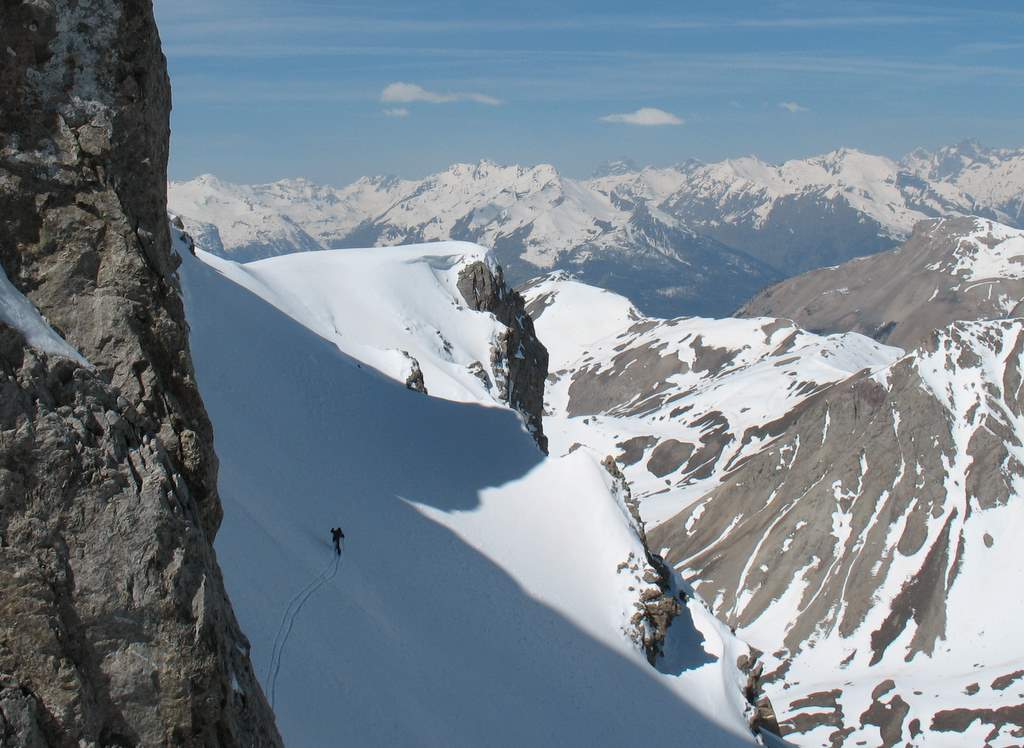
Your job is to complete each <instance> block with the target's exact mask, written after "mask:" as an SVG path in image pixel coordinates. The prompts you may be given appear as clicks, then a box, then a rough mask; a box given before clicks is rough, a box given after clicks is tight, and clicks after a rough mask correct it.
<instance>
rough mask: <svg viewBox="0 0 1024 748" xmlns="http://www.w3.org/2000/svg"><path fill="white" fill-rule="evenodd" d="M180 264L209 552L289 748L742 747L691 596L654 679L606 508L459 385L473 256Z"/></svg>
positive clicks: (716, 646) (714, 631)
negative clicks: (213, 491) (202, 415)
mask: <svg viewBox="0 0 1024 748" xmlns="http://www.w3.org/2000/svg"><path fill="white" fill-rule="evenodd" d="M182 254H183V257H184V263H183V266H182V269H181V275H182V285H183V289H184V292H185V299H186V307H187V311H188V318H189V323H190V325H191V329H192V341H191V342H192V349H193V354H194V357H195V361H196V369H197V376H198V379H199V384H200V388H201V390H202V394H203V397H204V399H205V401H206V404H207V407H208V409H209V412H210V414H211V417H212V420H213V423H214V426H215V429H216V439H217V444H216V446H217V452H218V455H219V457H220V462H221V486H220V488H221V496H222V500H223V502H224V507H225V519H224V524H223V526H222V528H221V531H220V534H219V535H218V540H217V550H218V555H219V558H220V561H221V566H222V568H223V570H224V575H225V580H226V583H227V586H228V588H229V590H230V591H231V595H232V599H233V601H234V603H235V608H236V611H237V613H238V616H239V618H240V620H241V622H242V624H243V627H244V628H245V630H246V632H247V633H248V635H249V637H250V639H251V642H252V647H253V649H252V656H253V661H254V663H255V664H256V666H257V667H258V669H259V671H260V676H261V678H262V679H263V685H264V687H265V688H266V689H267V692H268V694H269V695H270V696H271V698H272V700H273V701H274V704H275V709H276V713H277V716H278V721H279V726H280V728H281V731H282V733H283V735H284V737H285V739H286V740H287V741H288V743H289V744H290V745H311V746H312V745H328V744H332V743H334V742H336V741H337V740H338V739H340V736H343V737H344V740H346V741H348V742H352V743H353V744H357V745H552V744H566V745H593V744H599V743H600V744H609V743H615V744H629V743H635V742H637V741H639V740H643V741H644V742H647V741H654V742H659V743H662V742H664V743H668V742H673V741H677V740H678V739H679V736H680V735H681V734H682V735H686V736H687V740H689V741H690V742H692V743H693V744H695V745H708V746H712V745H713V746H720V745H721V746H725V745H743V744H750V742H751V740H752V739H751V737H750V733H749V731H748V729H747V725H746V716H745V714H744V711H745V710H746V711H749V707H748V706H747V705H746V703H745V702H744V699H743V697H742V695H741V687H742V686H743V685H744V683H745V676H744V675H743V674H741V673H740V672H739V670H737V667H736V662H737V658H738V657H739V656H740V655H742V654H746V653H747V650H746V648H745V646H744V645H742V644H741V643H740V642H739V641H738V640H736V639H735V638H734V637H732V635H731V634H730V633H729V631H728V629H727V628H726V627H724V626H723V625H721V624H720V623H718V622H717V621H716V620H715V619H713V618H712V617H711V616H710V615H709V614H708V613H707V612H706V610H705V609H704V608H703V606H701V605H700V604H699V602H698V601H697V600H696V599H695V598H691V599H690V600H689V601H688V603H687V610H686V612H685V613H684V614H683V615H681V616H679V617H677V618H676V619H675V620H674V622H673V623H672V625H671V626H670V627H669V629H668V638H667V640H666V641H665V643H664V656H663V657H661V658H660V659H659V660H658V662H657V664H658V669H655V668H652V667H650V666H649V665H648V662H647V659H646V658H645V655H644V652H643V651H642V650H641V649H640V648H639V647H638V646H637V645H636V644H634V643H633V641H632V640H631V638H630V636H632V635H634V634H635V629H636V627H637V626H638V625H639V626H641V628H642V627H643V626H644V622H643V620H642V616H641V617H640V619H639V621H640V622H639V623H638V622H637V621H638V618H637V614H638V611H640V610H641V608H638V607H637V606H638V605H639V604H641V598H643V597H647V596H651V595H653V596H657V595H660V594H664V593H663V592H662V591H660V590H659V589H658V587H657V586H656V585H655V584H653V583H652V581H651V579H652V578H653V577H652V576H651V573H652V572H653V570H652V569H651V568H650V567H649V566H648V565H647V562H646V561H645V549H644V547H643V545H642V543H641V540H640V538H641V535H640V534H639V532H638V529H637V527H636V525H635V523H634V521H633V519H632V517H631V515H630V512H629V511H628V508H627V506H626V505H625V503H624V497H623V495H622V487H621V485H620V484H618V483H617V482H616V480H615V479H614V478H613V477H612V476H611V475H610V474H609V473H608V472H607V471H605V470H604V469H603V468H602V467H600V466H599V464H598V462H597V459H596V456H595V455H593V454H592V453H591V452H589V451H588V450H577V451H576V452H575V453H574V454H572V455H569V456H566V457H552V458H545V457H544V456H543V455H542V454H541V453H540V452H539V450H538V449H537V448H536V446H535V445H534V443H533V442H532V441H531V440H530V438H529V436H528V435H527V434H526V433H525V431H524V429H523V427H522V424H521V422H520V420H519V419H518V418H517V416H516V414H514V413H512V412H511V411H509V410H508V409H507V408H504V407H498V405H497V403H496V402H495V401H494V399H493V398H491V397H490V396H489V395H488V394H487V393H485V392H484V391H482V390H481V389H480V388H478V387H476V385H474V383H473V381H471V380H470V379H467V378H466V376H465V372H464V370H463V368H461V365H462V363H463V362H464V361H465V360H466V359H469V358H471V357H476V356H478V354H479V349H480V348H481V347H482V346H485V345H486V341H487V340H488V339H489V338H488V336H489V335H491V334H492V333H493V328H494V325H495V324H496V322H495V320H494V318H493V317H491V316H490V315H488V314H484V313H480V312H473V311H471V310H470V309H468V308H466V307H465V306H463V305H462V304H461V301H460V299H459V297H458V296H457V295H456V294H455V292H454V289H453V286H452V283H451V279H452V277H453V276H452V273H453V271H454V270H455V269H456V268H458V267H459V266H460V264H461V263H464V262H466V261H467V260H472V259H474V258H479V256H480V255H479V250H477V249H475V248H469V247H466V246H464V245H450V244H449V245H431V246H428V247H416V248H402V249H395V250H389V251H385V252H366V253H358V252H357V253H348V252H327V253H316V254H309V255H301V256H300V255H296V256H293V257H287V258H278V259H274V260H268V261H265V262H261V263H256V264H254V265H247V266H242V265H237V264H234V263H231V262H225V261H223V260H218V259H216V258H213V257H210V256H206V255H203V253H202V252H200V253H198V254H199V258H198V259H197V258H193V257H191V256H189V254H188V252H187V251H183V250H182ZM413 290H414V291H415V292H414V293H412V291H413ZM268 302H269V303H268ZM460 307H461V308H460ZM438 332H440V333H441V335H443V336H444V338H445V340H447V341H448V343H449V344H450V346H445V345H444V344H443V343H440V344H439V343H438V334H437V333H438ZM396 349H402V350H408V351H415V352H416V353H417V355H418V358H419V363H420V366H421V367H422V369H423V371H424V373H425V377H426V380H427V386H428V388H431V392H432V393H433V392H439V393H440V392H444V394H445V395H446V397H448V398H450V399H441V398H438V397H432V396H431V397H428V396H424V395H423V394H420V393H418V392H414V391H411V390H409V389H408V388H407V387H405V386H403V384H402V380H403V374H404V370H403V369H401V367H400V363H401V362H400V361H399V360H398V359H397V358H395V357H394V356H393V355H392V353H391V351H394V350H396ZM396 380H397V381H396ZM432 382H433V384H432ZM338 524H340V525H341V526H342V527H343V528H344V530H345V533H346V541H345V552H344V555H343V556H342V557H341V559H340V560H338V559H335V557H334V556H333V555H332V551H331V549H330V544H329V535H328V528H330V527H333V526H336V525H338ZM654 576H656V575H654ZM671 592H672V594H674V589H673V590H672V591H671ZM641 607H642V606H641Z"/></svg>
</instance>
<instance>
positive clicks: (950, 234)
mask: <svg viewBox="0 0 1024 748" xmlns="http://www.w3.org/2000/svg"><path fill="white" fill-rule="evenodd" d="M1022 300H1024V231H1022V230H1020V229H1014V228H1011V227H1009V226H1005V225H1003V224H999V223H996V222H995V221H990V220H985V219H979V218H949V219H937V220H932V221H925V222H922V223H920V224H919V225H918V226H917V227H916V228H915V230H914V234H913V236H912V237H911V238H910V239H909V240H908V241H907V242H906V243H904V244H903V245H902V246H901V247H899V248H898V249H895V250H892V251H891V252H883V253H880V254H877V255H873V256H872V257H864V258H860V259H857V260H852V261H850V262H847V263H844V264H842V265H838V266H835V267H830V268H824V269H821V270H816V271H813V272H810V273H806V274H804V275H800V276H797V277H796V278H791V279H789V280H786V281H783V282H782V283H780V284H778V285H776V286H773V287H771V288H769V289H766V290H765V291H763V292H762V293H760V294H758V295H757V296H756V297H754V298H753V299H752V300H751V301H749V302H748V303H747V304H746V305H744V307H743V308H742V309H741V310H740V311H739V312H738V314H739V315H740V316H750V317H757V316H763V315H771V316H778V317H785V318H788V319H792V320H795V321H796V322H797V324H800V325H802V326H804V327H806V328H808V329H811V330H816V331H823V332H840V331H847V330H853V331H856V332H860V333H863V334H865V335H870V336H872V337H874V338H877V339H878V340H881V341H885V342H887V343H892V344H894V345H900V346H903V347H906V348H910V347H913V346H915V345H917V344H918V343H919V342H921V341H922V340H923V339H925V338H926V337H927V336H928V335H929V334H930V333H931V332H932V331H933V330H935V329H938V328H941V327H946V326H947V325H949V324H950V323H951V322H954V321H956V320H972V319H998V318H1000V317H1015V316H1019V315H1020V313H1021V302H1022Z"/></svg>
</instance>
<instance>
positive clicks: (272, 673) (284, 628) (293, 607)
mask: <svg viewBox="0 0 1024 748" xmlns="http://www.w3.org/2000/svg"><path fill="white" fill-rule="evenodd" d="M340 566H341V555H335V557H334V558H333V559H332V560H331V562H330V563H328V564H327V566H326V568H324V570H323V571H321V572H320V573H319V574H318V575H317V576H315V577H314V578H313V581H311V582H309V583H308V584H307V585H306V586H305V587H303V588H302V589H301V590H300V591H299V592H297V593H296V594H295V596H294V597H292V599H291V600H289V601H288V607H287V608H285V611H284V614H283V615H282V616H281V625H280V626H279V627H278V629H277V634H276V635H275V636H274V648H273V650H272V651H271V655H270V665H269V666H268V667H267V682H268V683H269V684H270V689H269V690H270V707H271V708H273V707H274V701H275V700H276V695H277V674H278V673H279V672H281V657H282V655H283V654H284V648H285V645H286V644H287V643H288V637H289V636H291V634H292V627H293V626H295V619H296V618H297V617H298V615H299V613H300V612H301V611H302V607H303V606H304V605H305V604H306V601H307V600H309V598H311V597H312V596H313V594H314V593H315V592H316V591H317V590H319V589H320V588H321V587H323V586H324V585H325V584H327V582H329V581H331V580H332V579H334V577H335V576H337V574H338V568H339V567H340Z"/></svg>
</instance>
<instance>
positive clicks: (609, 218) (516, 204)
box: [169, 141, 1024, 316]
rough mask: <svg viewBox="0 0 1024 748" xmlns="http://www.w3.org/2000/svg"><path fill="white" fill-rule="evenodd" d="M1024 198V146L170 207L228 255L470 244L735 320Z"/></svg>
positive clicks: (194, 185) (615, 171) (642, 298)
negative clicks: (828, 273)
mask: <svg viewBox="0 0 1024 748" xmlns="http://www.w3.org/2000/svg"><path fill="white" fill-rule="evenodd" d="M1022 201H1024V150H1005V149H1004V150H997V149H987V148H984V147H983V146H980V145H978V144H976V143H973V142H970V141H967V142H964V143H961V144H959V145H957V146H952V147H948V148H943V149H940V150H937V151H934V152H928V151H923V150H918V151H915V152H914V153H912V154H911V155H909V156H907V157H906V158H905V159H903V160H902V161H899V162H897V161H893V160H891V159H889V158H886V157H883V156H874V155H871V154H867V153H862V152H859V151H856V150H851V149H840V150H837V151H833V152H832V153H828V154H825V155H823V156H817V157H813V158H807V159H799V160H793V161H788V162H786V163H784V164H781V165H773V164H768V163H765V162H763V161H761V160H759V159H757V158H756V157H748V158H739V159H730V160H726V161H722V162H719V163H714V164H701V163H698V162H694V161H688V162H685V163H682V164H679V165H677V166H674V167H668V168H654V167H645V168H637V167H636V166H635V165H633V164H630V163H629V162H613V163H610V164H608V165H606V166H605V167H603V168H602V169H600V170H598V172H596V173H595V176H593V177H592V178H589V179H583V180H577V179H570V178H568V177H565V176H563V175H561V174H559V173H558V171H557V170H556V169H555V168H554V167H553V166H550V165H546V164H542V165H539V166H534V167H523V166H515V165H513V166H500V165H498V164H494V163H492V162H489V161H481V162H479V163H477V164H455V165H453V166H451V167H450V168H448V169H446V170H445V171H442V172H440V173H438V174H434V175H431V176H429V177H427V178H425V179H421V180H406V179H399V178H397V177H367V178H362V179H359V180H357V181H356V182H354V183H352V184H350V185H348V186H345V187H341V188H335V187H329V186H322V185H316V184H313V183H311V182H309V181H307V180H303V179H292V180H283V181H280V182H274V183H271V184H265V185H237V184H230V183H227V182H224V181H222V180H219V179H217V178H216V177H213V176H210V175H205V176H202V177H198V178H197V179H194V180H191V181H188V182H176V183H171V184H170V186H169V203H170V208H171V210H173V211H174V212H176V213H178V214H180V215H182V216H183V217H185V218H186V219H187V225H188V228H189V231H190V233H192V234H193V236H195V237H196V239H197V241H198V242H199V244H200V246H203V247H204V248H206V249H208V250H209V251H211V252H213V253H215V254H219V255H221V256H224V257H230V258H234V259H236V260H241V261H246V260H251V259H258V258H264V257H269V256H274V255H278V254H285V253H290V252H295V251H306V250H310V249H323V248H346V247H365V246H380V245H392V244H403V243H406V244H407V243H414V242H421V241H434V240H449V239H455V240H467V241H473V242H476V243H479V244H482V245H484V246H487V247H490V248H492V249H493V250H494V252H495V256H496V257H497V259H498V261H499V262H500V263H501V264H502V265H503V266H504V268H505V270H506V273H507V275H508V277H509V278H510V280H512V281H513V282H514V283H518V282H521V281H524V280H527V279H528V278H531V277H534V276H536V275H538V274H540V273H543V272H544V271H549V270H554V269H565V270H569V271H572V272H573V273H574V274H576V275H577V277H578V278H579V279H580V280H582V281H584V282H587V283H590V284H593V285H597V286H601V287H605V288H609V289H611V290H614V291H616V292H619V293H623V294H625V295H627V296H628V297H629V298H631V299H632V300H633V301H634V303H636V304H637V305H638V307H639V308H640V309H641V310H642V311H643V312H644V313H647V314H653V315H658V316H676V315H678V314H705V315H719V316H721V315H724V314H728V313H730V312H731V311H732V310H734V309H735V308H737V307H738V306H739V305H740V304H741V303H742V302H743V301H745V300H746V299H747V298H749V297H750V296H752V295H753V294H754V293H755V292H756V291H757V290H759V289H760V288H762V287H764V286H766V285H768V284H770V283H771V282H773V281H775V280H778V279H780V278H782V277H787V276H790V275H793V274H794V273H798V272H803V271H805V270H810V269H813V268H816V267H822V266H826V265H833V264H837V263H840V262H843V261H845V260H848V259H850V258H852V257H855V256H860V255H864V254H871V253H873V252H877V251H881V250H884V249H889V248H891V247H894V246H895V245H896V244H898V243H899V242H901V241H902V240H903V239H905V238H906V237H907V236H909V235H910V232H911V231H912V229H913V226H914V224H915V223H917V222H918V221H920V220H923V219H925V218H930V217H939V216H954V215H966V214H973V215H981V216H984V217H989V218H992V219H995V220H999V221H1002V222H1004V223H1006V224H1008V225H1011V226H1017V225H1021V222H1022V221H1024V218H1022V214H1021V210H1022Z"/></svg>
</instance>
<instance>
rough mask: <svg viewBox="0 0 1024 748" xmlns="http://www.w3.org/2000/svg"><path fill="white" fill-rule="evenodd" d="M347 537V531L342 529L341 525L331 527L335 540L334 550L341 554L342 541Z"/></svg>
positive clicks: (332, 537)
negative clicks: (344, 531)
mask: <svg viewBox="0 0 1024 748" xmlns="http://www.w3.org/2000/svg"><path fill="white" fill-rule="evenodd" d="M344 539H345V533H343V532H342V531H341V528H340V527H332V528H331V540H333V541H334V552H335V553H337V554H338V555H339V556H340V555H341V541H342V540H344Z"/></svg>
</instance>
